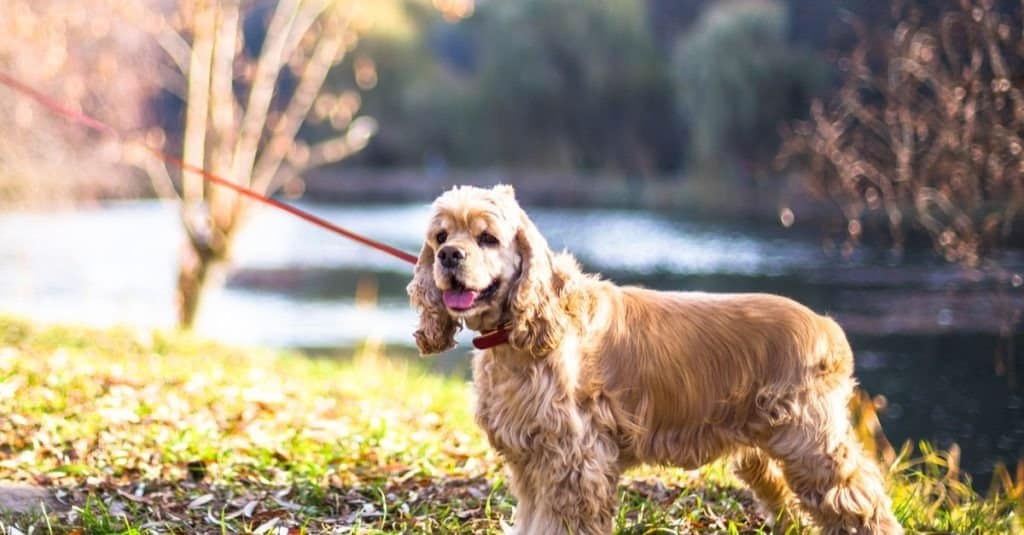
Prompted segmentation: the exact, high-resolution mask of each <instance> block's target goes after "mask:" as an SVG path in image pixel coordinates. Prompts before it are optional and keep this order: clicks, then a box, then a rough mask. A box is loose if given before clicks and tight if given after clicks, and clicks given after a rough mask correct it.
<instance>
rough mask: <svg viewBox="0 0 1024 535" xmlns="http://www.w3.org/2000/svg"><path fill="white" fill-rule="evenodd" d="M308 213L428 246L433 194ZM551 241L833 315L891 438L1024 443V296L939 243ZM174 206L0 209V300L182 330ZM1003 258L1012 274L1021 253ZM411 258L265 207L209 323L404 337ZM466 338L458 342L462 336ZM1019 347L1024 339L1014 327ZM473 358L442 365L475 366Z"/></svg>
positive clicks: (602, 233) (743, 234)
mask: <svg viewBox="0 0 1024 535" xmlns="http://www.w3.org/2000/svg"><path fill="white" fill-rule="evenodd" d="M303 208H306V209H308V210H310V211H313V212H314V213H316V214H318V215H320V216H322V217H324V218H326V219H329V220H331V221H333V222H336V223H338V224H340V225H342V226H345V227H347V228H351V229H352V230H355V231H357V232H361V233H364V234H366V235H369V236H372V237H374V238H377V239H380V240H382V241H384V242H387V243H389V244H392V245H396V246H398V247H399V248H403V249H406V250H408V251H416V250H418V248H419V240H420V237H421V233H422V232H423V227H424V225H425V223H426V219H427V215H428V208H427V206H425V205H369V206H368V205H359V206H339V205H311V204H305V205H303ZM530 214H531V216H532V217H533V219H534V220H535V221H536V223H537V224H538V226H539V227H540V229H541V231H542V232H543V233H544V234H545V235H546V236H547V238H548V241H549V242H550V243H551V245H552V247H554V248H559V249H560V248H563V247H564V248H567V249H569V250H570V251H572V252H573V253H575V254H576V255H577V257H578V258H580V260H581V261H582V262H583V264H584V265H585V266H586V268H587V269H588V270H592V271H599V272H601V273H603V274H604V275H605V276H606V277H607V278H610V279H612V280H615V281H617V282H620V283H628V284H642V285H645V286H648V287H652V288H659V289H674V290H706V291H727V292H741V291H744V292H745V291H766V292H773V293H779V294H783V295H787V296H790V297H793V298H795V299H798V300H800V301H801V302H804V303H805V304H807V305H808V306H811V307H812V308H814V309H815V310H817V311H818V312H821V313H827V314H830V315H832V316H834V317H835V318H836V319H837V320H838V321H839V322H840V324H842V325H843V327H844V328H845V329H846V330H847V332H848V334H849V337H850V340H851V342H852V344H853V347H854V351H855V353H856V355H857V376H858V378H859V380H860V382H861V384H862V385H863V386H864V387H865V388H866V389H867V390H868V391H869V392H870V393H871V394H873V395H881V396H884V397H885V399H886V400H887V409H886V410H885V412H884V413H883V415H882V418H883V424H884V426H885V430H886V432H887V434H888V435H889V438H890V439H891V440H892V441H893V443H895V444H897V445H898V444H899V443H901V442H902V441H904V440H906V439H908V438H912V439H928V440H931V441H933V442H935V443H937V444H938V445H939V446H940V447H948V446H949V445H950V444H952V443H953V442H956V443H959V444H960V446H961V448H962V450H963V460H964V463H963V465H964V468H965V469H966V470H968V471H969V472H971V473H974V474H975V475H976V476H977V477H978V479H979V480H984V479H986V477H985V476H986V474H987V473H988V472H989V471H990V470H991V467H992V466H993V464H994V463H995V462H996V461H998V460H1004V461H1008V462H1011V463H1012V462H1016V459H1017V458H1019V457H1021V456H1024V396H1022V393H1021V391H1020V390H1019V388H1018V386H1017V385H1018V384H1020V382H1021V379H1024V372H1022V371H1021V369H1020V368H1021V366H1016V365H1015V361H1014V359H1013V358H1011V357H1008V356H1007V355H1006V351H1005V347H1003V346H1002V345H1001V344H1000V341H999V337H998V336H997V335H996V333H997V332H998V330H999V327H1000V318H1002V317H1003V314H1002V313H1001V309H1000V306H1007V305H1008V306H1016V307H1018V308H1020V307H1024V295H1022V294H1024V291H1020V289H1017V290H1012V291H1010V292H998V291H996V290H995V289H994V285H993V284H991V283H990V282H988V281H985V280H980V281H973V282H972V281H968V280H966V279H965V278H964V277H963V276H962V274H961V273H960V272H959V271H958V270H957V269H955V268H952V267H950V266H948V265H946V264H944V263H942V262H941V261H939V260H937V259H935V258H934V257H933V256H934V255H932V254H930V253H917V254H908V255H904V256H903V257H902V258H900V259H898V260H897V259H894V258H892V257H891V256H890V255H888V254H886V253H883V252H873V251H870V250H862V251H860V252H859V253H858V256H856V257H855V258H854V259H853V260H846V261H840V260H837V259H836V258H834V257H831V256H829V255H828V254H826V253H825V252H823V249H822V247H820V246H819V243H818V238H817V237H816V236H810V237H808V236H798V235H796V234H794V233H791V232H790V233H787V232H784V231H782V230H781V229H762V228H747V227H743V226H735V225H734V226H726V225H713V224H709V223H707V222H695V221H688V220H686V219H683V218H679V217H673V216H671V215H666V214H655V213H650V212H640V211H628V210H557V211H555V210H545V209H535V210H530ZM181 240H182V232H181V230H180V227H179V223H178V221H177V207H176V205H173V204H163V203H158V202H132V203H116V204H109V205H106V206H103V207H97V208H91V209H80V210H76V211H67V212H46V213H33V212H17V213H7V214H0V313H3V312H8V313H15V314H18V315H21V316H26V317H31V318H35V319H37V320H39V321H61V322H73V323H89V324H95V325H114V324H127V325H137V326H143V327H151V326H158V327H170V326H172V325H173V320H174V313H173V310H174V309H173V299H174V279H175V263H176V257H177V251H178V248H179V247H180V244H181ZM1004 264H1005V265H1007V266H1009V267H1010V268H1012V269H1016V270H1017V272H1021V270H1022V267H1024V260H1022V259H1021V258H1020V256H1015V255H1011V256H1009V257H1007V258H1006V259H1005V261H1004ZM410 274H411V267H410V266H409V265H407V264H405V263H403V262H401V261H398V260H395V259H392V258H390V257H388V256H385V255H383V254H381V253H378V252H376V251H373V250H370V249H367V248H364V247H362V246H359V245H357V244H354V243H352V242H349V241H347V240H344V239H342V238H339V237H336V236H334V235H331V234H328V233H326V232H325V231H322V230H320V229H317V228H315V227H312V226H310V225H309V224H308V223H305V222H302V221H299V220H297V219H295V218H293V217H290V216H288V215H286V214H280V213H277V212H272V211H269V210H263V211H259V212H257V213H256V214H255V217H254V218H253V220H252V221H251V223H250V224H249V225H248V226H247V227H246V228H245V230H244V233H243V234H242V235H241V236H240V239H239V241H238V244H237V248H236V252H235V258H234V263H233V267H232V269H231V271H230V272H229V273H228V275H227V280H226V286H225V287H224V288H223V289H221V290H218V291H215V292H212V293H211V294H210V295H209V296H208V297H207V298H206V302H205V305H204V308H203V309H202V312H201V314H200V317H199V321H198V327H197V330H198V331H199V332H200V333H201V334H203V335H205V336H208V337H212V338H215V339H219V340H222V341H225V342H229V343H240V344H248V345H271V346H279V347H304V348H329V347H337V346H351V345H354V344H358V343H360V342H362V341H364V340H366V339H367V338H374V339H377V340H380V341H381V342H383V343H386V344H389V345H393V346H408V345H409V344H410V333H411V332H412V331H413V329H414V325H415V320H416V318H415V315H414V314H413V313H412V311H411V310H410V309H409V307H408V304H407V301H406V296H405V291H404V287H405V284H406V283H407V282H408V281H409V278H410ZM469 337H470V335H469V334H468V333H464V334H463V336H462V338H461V346H462V347H466V346H468V339H469ZM1016 346H1017V348H1018V349H1017V352H1018V353H1020V351H1021V349H1020V348H1022V347H1024V337H1022V336H1020V335H1019V334H1018V335H1017V337H1016ZM466 360H467V356H466V354H465V352H464V351H458V350H456V351H452V352H450V353H449V354H447V355H445V356H442V357H440V358H438V359H437V360H435V361H433V366H434V367H435V368H436V369H439V370H445V371H447V372H449V373H465V369H466Z"/></svg>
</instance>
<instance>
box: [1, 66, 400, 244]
mask: <svg viewBox="0 0 1024 535" xmlns="http://www.w3.org/2000/svg"><path fill="white" fill-rule="evenodd" d="M0 84H3V85H6V86H7V87H9V88H11V89H12V90H14V91H16V92H18V93H21V94H22V95H25V96H27V97H30V98H32V99H33V100H35V101H36V102H38V103H39V104H41V105H42V106H44V107H46V108H47V109H49V110H50V111H52V112H54V113H56V114H57V115H62V116H64V117H66V118H68V119H70V120H71V121H73V122H76V123H78V124H81V125H83V126H86V127H88V128H90V129H92V130H95V131H97V132H100V133H102V134H105V135H108V136H111V137H114V138H117V140H118V142H119V143H125V142H124V141H122V139H123V137H124V136H121V134H120V133H119V132H118V131H117V130H116V129H114V128H113V127H112V126H110V125H108V124H106V123H104V122H103V121H100V120H98V119H95V118H93V117H90V116H88V115H86V114H84V113H81V112H77V111H75V110H72V109H69V108H67V107H65V106H63V105H61V104H60V103H59V102H57V101H56V100H53V99H52V98H50V97H48V96H46V95H44V94H42V93H40V92H39V91H36V90H35V89H33V88H31V87H29V86H27V85H25V84H23V83H21V82H19V81H18V80H16V79H14V78H12V77H10V76H8V75H7V74H5V73H3V72H0ZM137 145H139V146H141V147H142V148H144V149H146V150H148V151H149V152H152V153H153V154H155V155H156V156H157V157H158V158H160V159H161V160H163V161H165V162H167V163H169V164H171V165H174V166H175V167H178V168H180V169H182V170H184V171H191V172H193V173H196V174H198V175H200V176H202V177H203V180H206V181H207V182H210V183H213V184H217V185H218V186H223V187H225V188H228V189H230V190H233V191H235V192H236V193H239V194H240V195H244V196H246V197H249V198H250V199H255V200H257V201H259V202H261V203H263V204H266V205H269V206H273V207H274V208H277V209H279V210H284V211H285V212H288V213H290V214H292V215H295V216H298V217H300V218H302V219H305V220H306V221H308V222H310V223H312V224H314V225H317V226H318V227H321V228H325V229H327V230H329V231H331V232H334V233H335V234H340V235H342V236H344V237H346V238H348V239H350V240H354V241H357V242H359V243H361V244H363V245H366V246H368V247H373V248H374V249H377V250H378V251H381V252H383V253H387V254H389V255H391V256H393V257H395V258H398V259H399V260H405V261H406V262H408V263H410V264H415V263H416V256H415V255H412V254H410V253H407V252H405V251H402V250H400V249H396V248H394V247H391V246H390V245H387V244H385V243H381V242H379V241H377V240H374V239H371V238H367V237H366V236H363V235H360V234H356V233H355V232H352V231H350V230H347V229H344V228H342V227H339V226H338V225H335V224H334V223H331V222H330V221H327V220H325V219H323V218H320V217H317V216H315V215H313V214H311V213H309V212H306V211H304V210H300V209H298V208H296V207H294V206H292V205H290V204H287V203H283V202H281V201H278V200H275V199H272V198H270V197H267V196H265V195H262V194H260V193H258V192H256V191H254V190H252V189H249V188H247V187H245V186H241V185H239V184H235V183H234V182H232V181H230V180H227V179H225V178H222V177H219V176H217V175H215V174H213V173H211V172H209V171H207V170H205V169H203V168H202V167H198V166H195V165H192V164H188V163H185V162H183V161H181V160H179V159H178V158H175V157H174V156H171V155H170V154H167V153H166V152H164V151H162V150H159V149H155V148H153V147H150V146H148V145H145V144H142V143H137Z"/></svg>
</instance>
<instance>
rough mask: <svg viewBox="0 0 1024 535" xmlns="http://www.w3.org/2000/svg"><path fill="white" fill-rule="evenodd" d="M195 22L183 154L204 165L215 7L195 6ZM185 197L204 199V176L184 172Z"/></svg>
mask: <svg viewBox="0 0 1024 535" xmlns="http://www.w3.org/2000/svg"><path fill="white" fill-rule="evenodd" d="M194 17H195V20H194V22H193V30H194V32H195V33H194V37H193V40H192V57H191V60H190V64H189V73H190V74H189V77H188V106H187V111H186V113H185V138H184V141H183V147H182V157H183V160H184V161H185V163H187V164H191V165H195V166H198V167H204V166H205V155H206V127H207V122H206V118H207V114H208V110H209V105H210V67H211V62H212V61H213V36H214V33H215V31H216V24H217V17H216V10H215V9H213V8H212V7H211V6H210V5H203V6H200V7H197V8H196V12H195V14H194ZM182 197H183V199H184V200H185V202H186V203H192V202H195V201H198V200H200V199H202V198H203V178H202V176H200V175H199V174H197V173H194V172H189V171H183V172H182Z"/></svg>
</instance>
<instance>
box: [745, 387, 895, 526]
mask: <svg viewBox="0 0 1024 535" xmlns="http://www.w3.org/2000/svg"><path fill="white" fill-rule="evenodd" d="M848 393H849V389H845V388H839V389H835V390H832V391H826V392H808V393H806V394H805V395H804V396H801V397H802V398H803V399H801V400H800V403H799V406H800V407H801V408H802V410H800V411H799V412H798V413H797V414H796V415H795V417H794V419H793V420H791V421H788V422H786V423H783V424H781V425H779V426H778V427H775V428H774V429H772V431H771V433H770V435H769V436H768V437H767V438H765V439H764V441H763V443H762V444H761V446H762V447H763V448H764V449H765V450H766V451H767V452H768V453H769V454H770V455H771V456H772V457H773V458H775V459H778V460H779V461H780V462H781V463H782V470H783V473H784V474H785V477H786V482H787V483H788V484H789V488H791V489H792V490H793V492H794V493H795V494H796V495H797V497H798V498H799V499H800V503H801V505H802V506H803V507H804V508H805V509H806V510H807V512H808V513H810V514H811V516H813V517H814V520H815V521H816V522H817V523H818V524H819V525H820V526H821V528H822V530H823V532H824V533H825V534H826V535H839V534H847V533H856V534H857V535H893V534H901V533H903V528H902V527H900V525H899V523H898V522H897V521H896V518H895V517H894V516H893V514H892V509H891V506H890V502H889V497H888V496H887V495H886V492H885V485H884V481H883V479H882V474H881V471H880V470H879V467H878V465H877V464H876V463H875V462H874V461H873V460H872V459H870V458H868V457H867V455H866V454H865V453H864V450H863V449H862V448H861V446H860V444H858V443H857V441H856V439H855V438H854V437H853V434H852V432H851V429H850V424H849V418H848V415H847V409H846V400H847V397H848V396H847V394H848Z"/></svg>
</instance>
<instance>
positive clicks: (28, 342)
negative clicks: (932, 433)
mask: <svg viewBox="0 0 1024 535" xmlns="http://www.w3.org/2000/svg"><path fill="white" fill-rule="evenodd" d="M349 357H351V358H349ZM469 407H470V400H469V392H468V389H467V387H466V385H465V384H464V383H463V382H462V381H458V380H455V379H451V378H444V377H441V376H436V375H431V374H429V373H426V372H424V371H421V370H420V369H419V368H418V367H417V366H415V365H414V364H411V363H410V362H409V361H404V360H400V359H394V358H385V357H384V356H383V355H382V354H381V351H380V348H378V347H376V346H375V345H374V344H373V343H372V342H371V343H367V344H366V345H365V346H363V347H362V348H360V349H359V350H357V351H356V352H355V354H354V355H350V356H346V357H345V358H344V359H342V358H339V357H338V356H336V357H331V358H328V357H319V358H315V359H313V358H309V357H304V356H301V355H296V354H273V353H268V352H264V351H256V350H242V349H237V348H227V347H222V346H218V345H215V344H212V343H209V342H205V341H202V340H198V339H196V338H193V337H191V336H188V335H181V334H173V333H164V332H152V333H139V332H134V331H128V330H117V329H115V330H86V329H79V328H69V327H49V328H40V327H37V326H34V325H32V324H29V323H26V322H24V321H20V320H17V319H11V318H3V319H0V412H2V413H3V414H5V415H6V418H5V419H3V420H0V451H2V452H3V454H2V456H0V479H4V480H8V481H18V482H26V483H32V484H36V485H43V486H45V487H47V488H50V489H52V490H53V491H54V492H55V493H56V494H57V496H58V497H59V498H60V499H61V500H62V501H63V502H64V503H66V504H68V505H69V506H70V508H68V509H63V508H56V509H49V510H48V513H49V514H48V515H46V516H43V515H41V514H38V513H36V514H31V513H20V514H14V513H0V529H3V530H4V531H5V532H8V531H10V528H16V529H19V530H21V531H25V532H27V531H29V530H30V529H34V530H35V532H37V533H39V532H43V533H47V532H56V533H83V532H85V533H140V532H149V531H160V532H165V533H198V532H203V533H209V532H250V531H256V532H269V531H270V530H271V528H282V529H288V530H289V532H294V533H316V532H324V531H332V530H352V531H357V532H363V533H395V532H410V531H413V532H418V533H497V532H499V531H500V529H501V526H502V522H508V521H509V519H510V515H511V510H512V506H513V504H512V500H511V498H510V495H509V493H508V490H507V487H506V484H505V480H504V477H503V475H502V474H503V471H502V468H501V463H500V460H499V459H498V458H497V457H496V455H495V454H494V453H493V451H492V450H491V449H490V448H489V447H488V446H487V445H486V443H485V440H484V439H483V437H482V436H481V435H480V433H479V432H478V430H477V429H476V427H475V425H474V424H473V422H472V417H471V415H470V413H469ZM872 418H873V413H870V412H869V413H865V415H864V417H863V418H862V421H871V420H872ZM874 421H876V422H877V419H875V420H874ZM888 465H889V466H891V467H892V468H891V486H892V494H893V496H894V498H895V507H896V511H897V515H898V516H899V518H900V519H901V521H903V522H904V523H905V524H906V525H907V527H908V528H909V529H911V530H914V531H933V530H937V531H943V532H955V533H1008V532H1013V530H1015V529H1020V527H1021V526H1019V520H1017V516H1015V514H1014V513H1013V507H1014V506H1015V504H1016V506H1018V507H1019V503H1020V501H1019V500H1020V496H1021V493H1022V489H1024V479H1022V478H1021V476H1020V475H1017V476H1016V477H1015V478H1014V477H1010V476H1009V474H1005V473H1004V475H1002V476H999V477H997V481H1002V483H1000V484H999V485H997V486H996V488H995V489H994V491H993V496H992V498H990V499H988V500H983V499H981V498H980V497H978V496H977V495H976V494H974V492H973V491H972V490H971V489H970V487H969V486H968V485H965V484H964V481H965V480H964V476H963V475H962V474H960V473H959V472H958V471H957V470H956V469H955V466H956V463H955V455H954V454H940V453H937V452H934V451H932V450H931V449H929V448H928V447H927V446H926V445H922V449H921V454H920V457H919V458H914V459H911V457H910V453H909V450H905V451H903V452H901V453H900V454H899V455H898V456H896V455H894V456H893V457H892V462H891V463H889V464H888ZM622 498H623V499H622V502H623V507H622V509H621V510H620V512H619V515H618V520H617V531H618V532H619V533H651V532H664V533H707V532H716V533H740V532H742V533H764V532H765V530H766V528H765V526H764V525H763V521H762V519H761V518H760V517H759V516H758V515H757V514H756V513H755V512H754V508H753V506H752V504H751V502H750V499H749V497H748V494H747V492H746V491H745V490H742V489H741V488H740V487H738V485H737V483H736V481H735V480H734V479H733V478H732V477H731V476H730V475H729V474H728V471H727V470H726V467H725V465H724V464H722V463H716V464H713V465H710V466H707V467H705V468H703V469H702V470H701V471H699V472H684V471H679V470H668V469H644V470H641V471H635V472H633V473H632V474H631V476H630V477H629V478H628V480H627V483H626V484H625V485H624V486H623V488H622Z"/></svg>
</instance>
